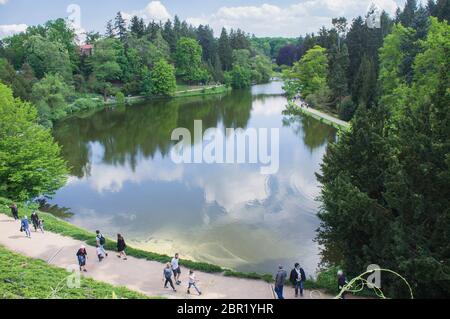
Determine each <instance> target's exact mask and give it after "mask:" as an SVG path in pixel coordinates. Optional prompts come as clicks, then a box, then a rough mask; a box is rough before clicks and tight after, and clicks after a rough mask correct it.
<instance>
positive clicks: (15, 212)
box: [9, 204, 19, 220]
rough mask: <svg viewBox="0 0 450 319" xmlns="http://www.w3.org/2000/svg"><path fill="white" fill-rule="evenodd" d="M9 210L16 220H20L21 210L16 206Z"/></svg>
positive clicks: (13, 205)
mask: <svg viewBox="0 0 450 319" xmlns="http://www.w3.org/2000/svg"><path fill="white" fill-rule="evenodd" d="M9 208H10V209H11V214H12V215H13V217H14V220H18V219H19V208H17V205H16V204H12V205H11V206H9Z"/></svg>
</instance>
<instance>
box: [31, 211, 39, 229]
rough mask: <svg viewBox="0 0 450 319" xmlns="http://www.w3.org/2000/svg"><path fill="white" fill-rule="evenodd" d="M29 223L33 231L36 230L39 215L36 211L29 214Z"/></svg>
mask: <svg viewBox="0 0 450 319" xmlns="http://www.w3.org/2000/svg"><path fill="white" fill-rule="evenodd" d="M31 223H32V224H33V227H34V231H35V232H37V230H38V228H39V216H38V214H37V212H36V211H34V212H33V213H32V214H31Z"/></svg>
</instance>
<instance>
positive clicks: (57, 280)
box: [0, 246, 147, 299]
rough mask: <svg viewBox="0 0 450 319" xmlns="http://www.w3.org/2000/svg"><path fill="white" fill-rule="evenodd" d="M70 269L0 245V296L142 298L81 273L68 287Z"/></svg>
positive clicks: (16, 297)
mask: <svg viewBox="0 0 450 319" xmlns="http://www.w3.org/2000/svg"><path fill="white" fill-rule="evenodd" d="M70 276H72V274H71V273H69V272H67V271H65V270H64V269H61V268H57V267H54V266H50V265H48V264H46V263H45V262H44V261H41V260H36V259H32V258H28V257H24V256H22V255H19V254H16V253H13V252H11V251H9V250H7V249H5V248H4V247H2V246H0V299H30V298H33V299H34V298H38V299H55V298H56V299H114V298H118V299H146V298H147V297H146V296H145V295H143V294H140V293H138V292H134V291H131V290H129V289H127V288H124V287H115V286H112V285H109V284H106V283H102V282H98V281H95V280H93V279H90V278H84V277H81V280H80V286H79V288H70V287H69V285H68V284H67V282H68V278H69V282H72V280H70Z"/></svg>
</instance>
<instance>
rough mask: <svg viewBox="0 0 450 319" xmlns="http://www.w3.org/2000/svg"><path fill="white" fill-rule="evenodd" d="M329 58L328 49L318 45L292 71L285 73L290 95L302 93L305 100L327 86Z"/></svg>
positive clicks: (295, 64)
mask: <svg viewBox="0 0 450 319" xmlns="http://www.w3.org/2000/svg"><path fill="white" fill-rule="evenodd" d="M327 74H328V57H327V55H326V49H324V48H322V47H320V46H318V45H316V46H314V47H313V48H312V49H310V50H309V51H308V52H307V53H306V54H305V55H304V56H303V58H302V59H301V60H300V61H299V62H296V63H294V66H293V68H292V69H290V70H287V71H285V72H284V73H283V78H284V79H285V82H286V88H287V91H288V93H289V94H290V95H291V96H292V95H295V94H297V93H301V95H302V96H303V97H304V98H307V97H308V95H310V94H314V93H316V92H318V91H319V90H323V89H324V88H325V87H326V85H327V83H326V82H327Z"/></svg>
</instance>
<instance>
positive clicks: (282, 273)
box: [275, 265, 287, 299]
mask: <svg viewBox="0 0 450 319" xmlns="http://www.w3.org/2000/svg"><path fill="white" fill-rule="evenodd" d="M286 277H287V272H286V270H284V269H283V266H281V265H280V266H279V267H278V272H277V275H276V277H275V293H276V294H277V297H278V299H284V297H283V287H284V283H285V281H286Z"/></svg>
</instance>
